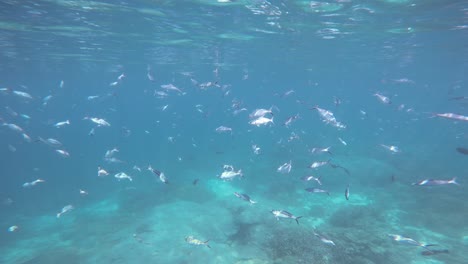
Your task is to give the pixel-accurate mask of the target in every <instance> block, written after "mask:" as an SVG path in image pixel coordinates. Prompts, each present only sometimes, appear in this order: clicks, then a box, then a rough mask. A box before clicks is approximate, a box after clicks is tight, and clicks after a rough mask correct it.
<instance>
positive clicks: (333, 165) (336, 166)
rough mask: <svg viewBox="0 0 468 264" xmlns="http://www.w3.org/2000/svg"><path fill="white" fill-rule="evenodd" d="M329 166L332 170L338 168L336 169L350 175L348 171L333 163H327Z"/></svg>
mask: <svg viewBox="0 0 468 264" xmlns="http://www.w3.org/2000/svg"><path fill="white" fill-rule="evenodd" d="M329 164H330V166H331V167H332V168H334V169H337V168H338V169H342V170H344V172H346V174H348V175H350V173H349V170H348V169H346V168H345V167H343V166H340V165H338V164H333V163H329Z"/></svg>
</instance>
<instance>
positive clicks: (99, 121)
mask: <svg viewBox="0 0 468 264" xmlns="http://www.w3.org/2000/svg"><path fill="white" fill-rule="evenodd" d="M83 120H90V121H91V122H93V123H95V124H96V125H98V126H106V127H109V126H111V124H110V123H109V122H107V121H106V120H105V119H103V118H97V117H87V116H86V117H84V118H83Z"/></svg>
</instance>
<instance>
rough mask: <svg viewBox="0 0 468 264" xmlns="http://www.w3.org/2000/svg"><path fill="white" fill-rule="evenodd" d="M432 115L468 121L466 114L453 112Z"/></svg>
mask: <svg viewBox="0 0 468 264" xmlns="http://www.w3.org/2000/svg"><path fill="white" fill-rule="evenodd" d="M434 116H438V117H443V118H447V119H455V120H460V121H468V116H464V115H458V114H454V113H443V114H437V113H436V114H434Z"/></svg>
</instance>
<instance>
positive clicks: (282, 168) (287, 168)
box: [276, 161, 292, 174]
mask: <svg viewBox="0 0 468 264" xmlns="http://www.w3.org/2000/svg"><path fill="white" fill-rule="evenodd" d="M291 168H292V166H291V161H289V162H286V163H284V164H283V165H281V166H279V167H278V169H277V170H276V171H277V172H279V173H283V174H286V173H289V172H291Z"/></svg>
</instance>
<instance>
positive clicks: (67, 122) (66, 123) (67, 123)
mask: <svg viewBox="0 0 468 264" xmlns="http://www.w3.org/2000/svg"><path fill="white" fill-rule="evenodd" d="M66 125H70V120H65V121H62V122H57V123H55V125H54V127H56V128H61V127H63V126H66Z"/></svg>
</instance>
